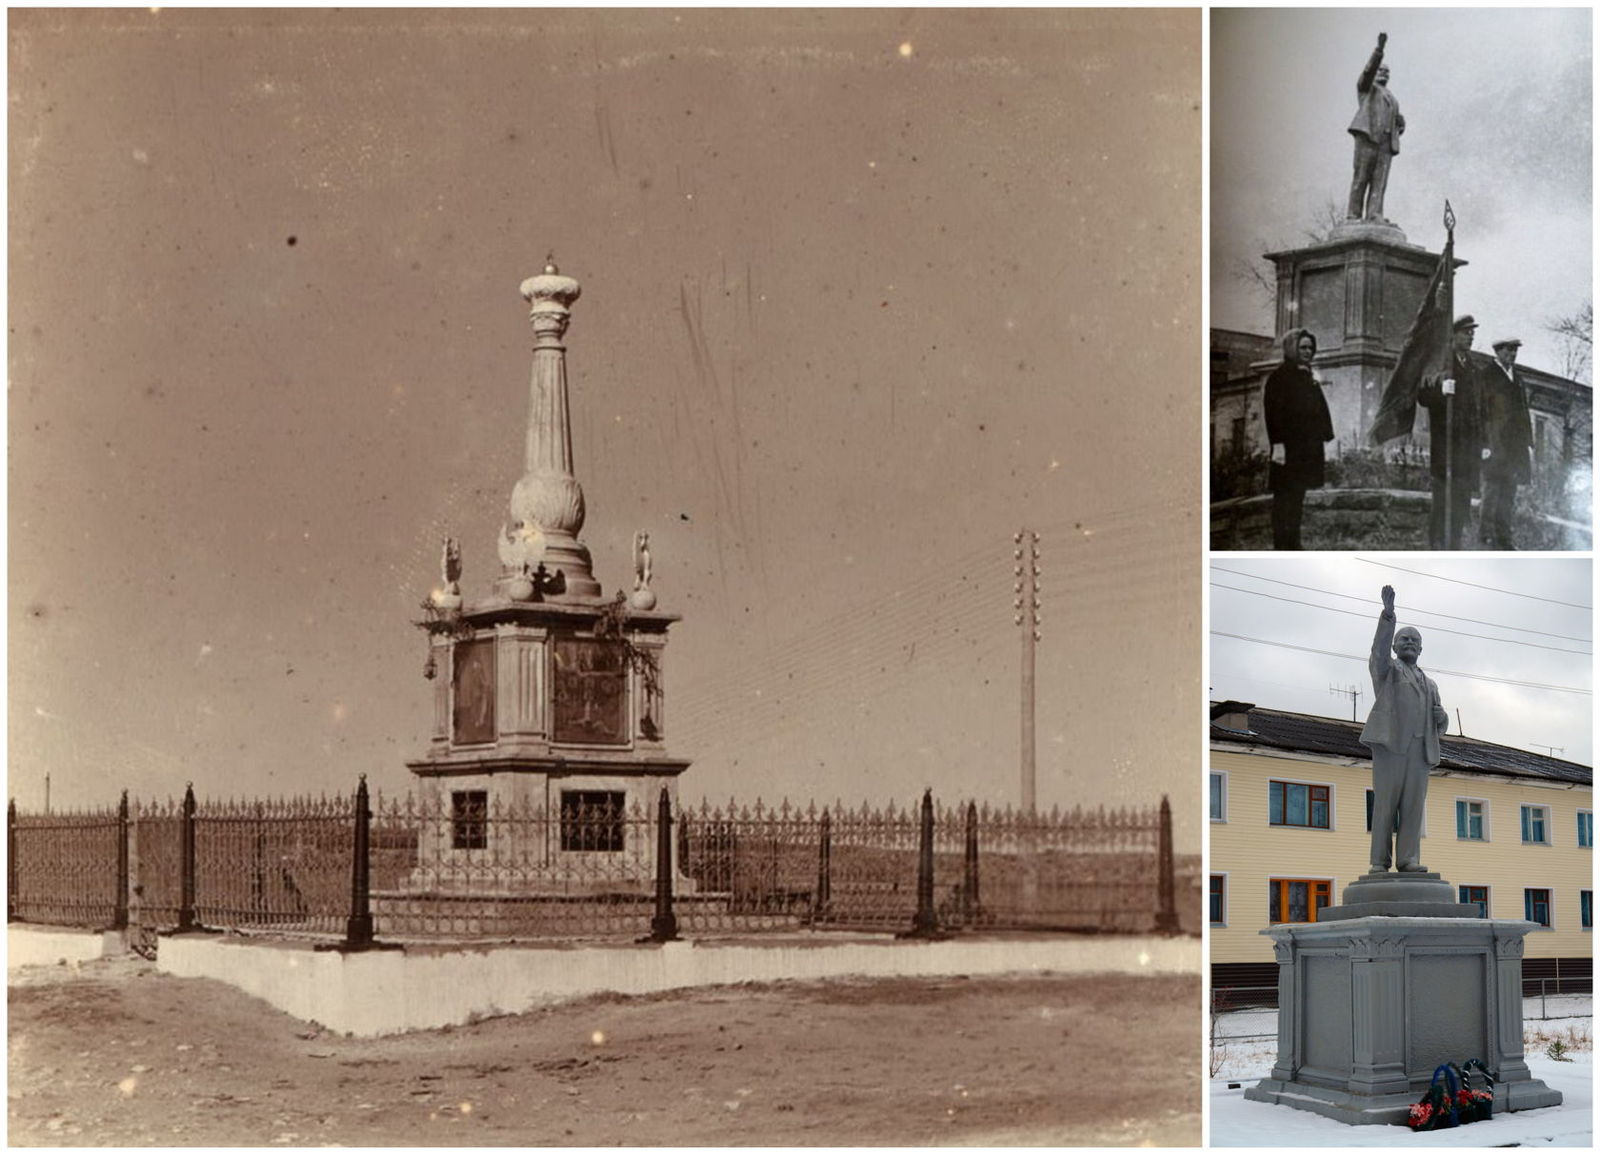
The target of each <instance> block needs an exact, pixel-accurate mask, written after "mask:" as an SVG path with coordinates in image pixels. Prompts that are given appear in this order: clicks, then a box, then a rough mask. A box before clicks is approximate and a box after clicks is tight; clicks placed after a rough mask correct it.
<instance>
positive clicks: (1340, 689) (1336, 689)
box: [1328, 686, 1362, 722]
mask: <svg viewBox="0 0 1600 1155" xmlns="http://www.w3.org/2000/svg"><path fill="white" fill-rule="evenodd" d="M1328 693H1330V694H1343V695H1345V696H1346V697H1348V698H1349V699H1350V720H1351V721H1352V722H1354V721H1356V699H1357V698H1359V697H1361V693H1362V691H1361V689H1360V688H1359V687H1357V686H1329V687H1328Z"/></svg>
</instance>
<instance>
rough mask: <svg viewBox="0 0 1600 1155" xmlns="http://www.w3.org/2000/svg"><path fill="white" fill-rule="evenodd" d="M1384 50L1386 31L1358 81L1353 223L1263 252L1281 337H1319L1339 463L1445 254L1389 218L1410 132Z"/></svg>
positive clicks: (1371, 409)
mask: <svg viewBox="0 0 1600 1155" xmlns="http://www.w3.org/2000/svg"><path fill="white" fill-rule="evenodd" d="M1387 42H1388V37H1387V36H1385V35H1384V34H1383V33H1379V39H1378V47H1377V48H1376V49H1375V50H1374V51H1373V53H1372V56H1371V57H1370V58H1369V59H1368V61H1367V64H1366V67H1365V68H1364V69H1363V70H1362V72H1361V76H1360V78H1359V79H1358V80H1357V83H1356V96H1357V100H1358V108H1357V112H1356V116H1355V118H1354V119H1353V120H1352V121H1351V122H1350V124H1349V127H1348V133H1349V135H1350V137H1351V138H1352V140H1353V141H1354V146H1355V160H1354V170H1355V171H1354V174H1353V176H1352V179H1351V187H1350V196H1349V204H1348V206H1347V208H1346V219H1345V220H1344V221H1341V222H1339V223H1338V224H1336V225H1334V226H1333V228H1332V229H1331V230H1330V231H1329V233H1328V235H1327V237H1326V238H1325V239H1323V240H1320V241H1317V242H1314V243H1312V244H1309V245H1305V246H1303V247H1301V248H1296V249H1285V250H1283V251H1281V252H1275V253H1267V254H1266V258H1267V260H1269V261H1271V262H1272V263H1273V265H1274V267H1275V268H1276V271H1277V306H1276V312H1275V315H1274V324H1275V326H1276V328H1275V330H1274V331H1275V332H1277V333H1279V334H1282V333H1287V332H1289V331H1290V330H1292V329H1309V330H1310V331H1311V332H1312V333H1313V334H1314V335H1315V336H1316V340H1317V376H1318V378H1319V379H1321V380H1322V382H1323V384H1324V386H1325V389H1324V395H1325V396H1326V397H1327V400H1328V409H1329V413H1330V415H1331V416H1332V418H1333V430H1334V440H1333V441H1331V442H1329V443H1328V446H1327V452H1328V453H1329V454H1330V455H1331V456H1335V457H1336V456H1338V455H1339V453H1340V452H1342V451H1343V450H1345V449H1353V448H1360V447H1364V446H1365V445H1366V444H1367V430H1369V429H1370V428H1371V427H1372V421H1373V418H1374V417H1376V416H1377V413H1378V406H1379V403H1380V402H1381V401H1382V399H1383V386H1384V383H1385V382H1386V381H1388V379H1389V374H1390V373H1391V372H1392V371H1393V370H1394V367H1395V364H1396V363H1397V362H1398V361H1399V359H1400V350H1401V349H1402V347H1403V346H1404V345H1405V339H1406V333H1407V331H1408V330H1409V329H1410V327H1411V322H1412V320H1413V319H1414V318H1415V317H1416V315H1417V307H1418V306H1419V305H1420V304H1421V303H1422V298H1423V295H1424V293H1426V291H1427V288H1428V282H1429V279H1430V278H1431V277H1432V275H1433V271H1434V269H1435V268H1437V267H1438V264H1439V254H1438V253H1431V252H1428V251H1427V250H1426V249H1424V248H1422V247H1421V246H1419V245H1414V244H1412V243H1411V242H1410V241H1408V240H1407V239H1406V234H1405V232H1404V230H1403V229H1401V228H1400V226H1399V225H1397V224H1395V223H1393V222H1392V221H1389V220H1388V219H1386V218H1385V217H1384V216H1383V200H1384V194H1385V192H1386V190H1387V188H1388V181H1389V162H1390V160H1391V159H1392V158H1393V156H1394V154H1395V153H1396V152H1398V151H1399V147H1400V133H1401V132H1402V131H1404V128H1405V118H1404V117H1402V116H1401V115H1400V106H1399V103H1398V102H1397V101H1396V100H1395V99H1394V96H1393V94H1391V93H1390V92H1389V90H1388V84H1387V81H1388V69H1387V67H1385V66H1384V64H1383V56H1384V51H1385V47H1386V45H1387ZM1455 263H1456V266H1457V267H1459V266H1461V265H1464V264H1466V262H1465V261H1461V260H1457V261H1456V262H1455ZM1277 364H1278V362H1277V361H1275V360H1274V361H1262V362H1260V363H1258V364H1253V365H1252V366H1251V368H1252V369H1254V370H1256V371H1258V372H1260V373H1261V374H1262V375H1263V376H1265V374H1266V373H1268V372H1270V371H1271V370H1272V369H1273V368H1274V367H1275V366H1276V365H1277ZM1420 432H1421V431H1420V430H1419V435H1420Z"/></svg>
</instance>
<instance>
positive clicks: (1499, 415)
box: [1478, 337, 1533, 549]
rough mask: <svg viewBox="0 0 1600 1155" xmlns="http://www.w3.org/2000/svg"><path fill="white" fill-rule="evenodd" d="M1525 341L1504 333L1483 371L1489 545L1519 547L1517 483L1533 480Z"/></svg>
mask: <svg viewBox="0 0 1600 1155" xmlns="http://www.w3.org/2000/svg"><path fill="white" fill-rule="evenodd" d="M1521 347H1522V342H1521V341H1519V340H1517V339H1516V338H1515V337H1504V338H1502V339H1500V340H1498V341H1496V342H1495V343H1494V361H1495V363H1494V366H1493V368H1489V369H1485V370H1483V371H1482V373H1481V374H1480V376H1479V381H1480V384H1481V385H1482V388H1483V424H1484V439H1485V441H1486V442H1487V446H1486V451H1485V456H1484V459H1483V519H1482V523H1481V525H1480V526H1479V529H1478V536H1479V537H1480V539H1481V540H1482V541H1483V545H1484V548H1485V549H1516V548H1517V547H1516V546H1515V545H1513V544H1512V541H1511V515H1512V511H1513V510H1514V509H1515V507H1516V503H1517V486H1519V485H1527V484H1528V482H1530V481H1531V480H1533V467H1532V463H1531V456H1532V451H1533V419H1532V418H1531V417H1529V416H1528V390H1527V386H1526V383H1525V382H1524V381H1523V380H1522V374H1521V373H1519V372H1518V371H1517V350H1518V349H1519V348H1521Z"/></svg>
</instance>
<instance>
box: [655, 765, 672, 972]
mask: <svg viewBox="0 0 1600 1155" xmlns="http://www.w3.org/2000/svg"><path fill="white" fill-rule="evenodd" d="M677 937H678V916H677V915H675V914H673V913H672V799H671V798H669V797H668V796H667V788H666V787H665V786H663V787H662V788H661V796H660V799H659V801H658V802H657V804H656V915H655V917H654V918H652V919H651V920H650V941H651V942H672V941H673V940H674V939H676V938H677Z"/></svg>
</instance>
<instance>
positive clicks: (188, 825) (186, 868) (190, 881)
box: [178, 782, 200, 934]
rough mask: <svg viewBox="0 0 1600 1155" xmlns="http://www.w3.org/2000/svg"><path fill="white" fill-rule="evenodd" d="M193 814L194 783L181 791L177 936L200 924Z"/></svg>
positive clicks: (195, 928)
mask: <svg viewBox="0 0 1600 1155" xmlns="http://www.w3.org/2000/svg"><path fill="white" fill-rule="evenodd" d="M194 812H195V805H194V783H193V782H190V783H189V784H188V785H187V786H186V787H184V791H183V829H182V833H181V837H180V839H179V867H180V871H181V873H182V878H181V880H180V882H179V898H178V933H179V934H182V933H183V932H184V931H188V930H198V929H200V924H199V923H198V922H196V921H195V917H194V894H195V877H194V873H195V863H194V826H195V816H194Z"/></svg>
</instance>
